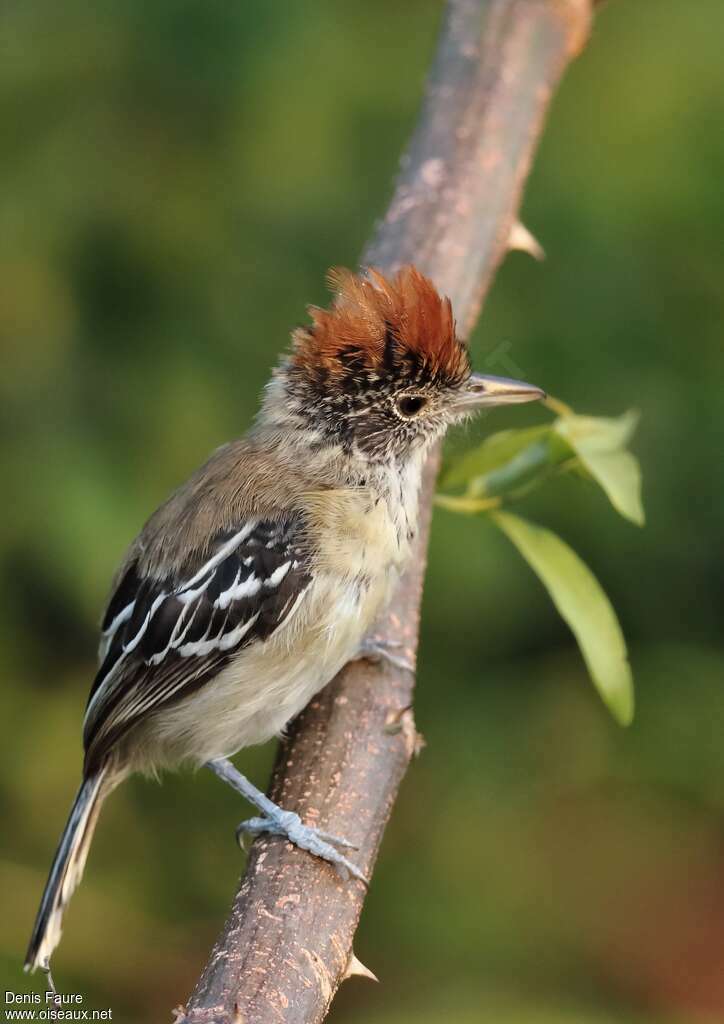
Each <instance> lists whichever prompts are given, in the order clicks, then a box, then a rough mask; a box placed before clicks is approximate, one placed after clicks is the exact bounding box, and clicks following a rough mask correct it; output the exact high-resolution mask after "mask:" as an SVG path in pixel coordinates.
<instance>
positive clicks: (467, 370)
mask: <svg viewBox="0 0 724 1024" xmlns="http://www.w3.org/2000/svg"><path fill="white" fill-rule="evenodd" d="M328 280H329V283H330V284H331V286H332V288H333V289H334V291H335V296H334V299H333V301H332V303H331V305H330V307H329V308H328V309H320V308H318V307H316V306H311V307H309V310H308V312H309V315H310V318H311V323H310V324H308V325H307V326H304V327H299V328H297V330H296V331H294V333H293V334H292V351H291V354H290V355H289V356H287V357H286V358H285V359H284V360H283V361H282V363H281V365H280V366H279V367H278V369H277V370H276V371H275V373H274V376H273V378H272V381H271V384H270V385H269V388H268V390H267V395H266V398H265V401H264V405H263V408H262V413H261V418H260V422H261V423H262V424H263V425H266V426H268V427H273V428H274V429H276V430H277V432H278V435H279V436H280V437H284V436H286V434H285V433H284V432H285V431H288V430H291V431H293V433H294V436H296V437H297V438H298V439H299V438H306V439H307V440H308V441H311V442H313V444H314V445H315V446H320V445H321V446H324V445H326V446H330V447H333V448H334V449H335V450H337V451H340V452H341V453H342V454H343V455H348V456H350V457H356V458H361V459H363V460H366V461H373V462H384V461H388V460H393V461H399V460H400V459H405V458H406V457H409V456H410V455H412V454H413V453H420V451H422V450H424V448H425V447H427V446H428V445H429V444H431V443H432V442H433V441H435V440H436V439H437V438H439V437H440V436H441V435H442V434H443V433H444V432H445V430H446V429H447V427H448V426H449V425H450V424H451V423H454V422H456V421H459V420H460V419H463V418H465V417H466V416H467V415H469V414H470V413H471V412H474V411H476V409H477V408H478V407H479V406H480V405H483V404H496V403H497V402H502V401H525V400H528V399H529V398H532V397H540V394H541V393H540V392H539V391H538V390H537V389H531V388H529V387H528V386H527V385H520V387H522V388H527V389H528V392H529V394H528V395H527V398H525V397H515V398H513V397H509V398H503V397H500V396H501V395H502V394H503V391H504V390H505V388H501V386H500V385H501V382H500V380H499V379H498V378H483V377H477V376H475V375H473V374H472V373H471V367H470V357H469V354H468V349H467V346H466V345H465V343H464V342H463V341H461V340H460V338H458V336H457V333H456V330H455V319H454V317H453V312H452V307H451V304H450V300H449V299H447V298H444V297H442V296H441V295H440V294H439V293H438V291H437V289H436V288H435V286H434V284H433V283H432V281H430V280H429V279H428V278H427V277H425V276H424V275H423V274H421V273H420V271H419V270H417V269H416V268H415V267H413V266H406V267H403V268H402V269H401V270H399V271H398V272H397V274H396V275H395V276H394V277H390V278H388V277H385V276H383V275H382V274H381V273H380V272H379V271H377V270H374V269H369V270H367V271H366V272H365V273H363V274H354V273H352V272H351V271H349V270H334V271H331V272H330V274H329V278H328ZM488 382H497V384H496V385H494V390H495V389H496V388H497V390H496V394H497V395H498V398H497V399H492V398H491V397H490V396H491V394H492V392H490V393H489V392H488V389H487V383H488ZM503 383H505V384H511V383H512V384H515V385H516V386H517V385H518V382H515V381H514V382H503ZM533 392H535V394H533ZM507 393H508V394H510V395H513V394H515V395H517V396H521V395H522V392H521V391H520V390H518V391H515V392H514V391H513V390H511V388H509V387H508V388H507ZM300 432H301V433H300Z"/></svg>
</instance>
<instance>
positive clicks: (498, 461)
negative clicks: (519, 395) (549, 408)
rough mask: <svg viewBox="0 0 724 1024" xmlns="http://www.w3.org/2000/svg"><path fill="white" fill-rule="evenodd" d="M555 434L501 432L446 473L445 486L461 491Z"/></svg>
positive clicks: (544, 430)
mask: <svg viewBox="0 0 724 1024" xmlns="http://www.w3.org/2000/svg"><path fill="white" fill-rule="evenodd" d="M550 432H551V427H550V426H548V425H547V424H546V425H543V426H540V427H527V428H524V429H523V430H501V431H499V432H498V433H497V434H491V436H490V437H488V438H486V439H485V441H483V443H482V444H481V445H478V447H477V448H473V449H472V451H469V452H466V453H465V454H464V455H463V456H462V457H461V458H460V459H458V460H456V462H455V463H454V464H453V465H452V466H450V468H449V469H448V470H447V472H446V473H444V475H443V478H442V481H441V486H442V487H445V488H448V487H460V486H462V485H463V484H467V483H468V482H469V481H471V480H474V479H476V478H477V477H481V476H485V475H486V474H487V473H490V472H491V471H492V470H494V469H497V468H498V467H499V466H503V465H505V463H506V462H510V460H511V459H512V458H514V456H516V455H517V454H518V453H519V452H520V451H522V450H523V449H524V448H526V447H527V446H528V445H529V444H531V443H532V442H534V441H537V440H538V439H539V438H541V437H544V436H545V435H546V434H549V433H550Z"/></svg>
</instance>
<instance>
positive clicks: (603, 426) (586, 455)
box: [554, 410, 644, 526]
mask: <svg viewBox="0 0 724 1024" xmlns="http://www.w3.org/2000/svg"><path fill="white" fill-rule="evenodd" d="M637 423H638V413H636V412H634V411H633V410H629V412H626V413H624V414H623V416H619V417H618V418H617V419H607V418H605V417H594V416H564V417H561V418H560V419H558V420H556V422H555V425H554V426H555V430H556V432H557V433H558V434H559V435H560V436H561V437H562V438H564V439H565V441H566V442H567V443H568V444H569V445H570V446H571V448H572V449H573V451H574V452H575V453H576V455H577V456H578V458H579V460H580V462H581V465H582V466H583V467H584V468H585V469H586V470H587V471H588V473H589V474H590V475H591V476H592V477H593V479H594V480H595V481H596V482H597V483H598V484H599V485H600V487H601V488H602V489H603V491H604V492H605V494H606V496H607V497H608V499H609V501H610V502H611V504H612V505H613V507H614V508H615V509H616V511H617V512H619V513H620V514H621V515H622V516H624V517H625V518H626V519H630V520H631V522H633V523H636V525H637V526H643V524H644V509H643V504H642V502H641V470H640V468H639V464H638V460H637V459H636V458H635V456H633V455H632V454H631V453H630V452H628V451H625V450H624V447H625V445H626V444H627V443H628V441H629V440H630V438H631V435H632V434H633V432H634V430H635V429H636V424H637Z"/></svg>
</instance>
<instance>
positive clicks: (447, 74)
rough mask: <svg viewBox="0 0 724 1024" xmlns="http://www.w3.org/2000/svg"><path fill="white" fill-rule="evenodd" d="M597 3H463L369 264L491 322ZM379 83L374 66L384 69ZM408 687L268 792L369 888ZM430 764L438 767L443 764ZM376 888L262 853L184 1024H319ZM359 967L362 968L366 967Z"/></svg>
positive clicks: (361, 698)
mask: <svg viewBox="0 0 724 1024" xmlns="http://www.w3.org/2000/svg"><path fill="white" fill-rule="evenodd" d="M590 8H591V4H590V2H589V0H450V2H449V4H448V8H447V11H446V15H445V21H444V25H443V28H442V33H441V37H440V41H439V44H438V49H437V54H436V56H435V60H434V63H433V66H432V70H431V72H430V76H429V81H428V85H427V90H426V97H425V101H424V104H423V109H422V112H421V114H420V118H419V122H418V125H417V128H416V130H415V133H414V135H413V138H412V140H411V142H410V145H409V148H408V151H407V153H406V155H405V156H404V158H403V160H402V165H401V172H400V176H399V179H398V182H397V186H396V189H395V193H394V196H393V198H392V201H391V203H390V206H389V209H388V210H387V213H386V215H385V217H384V219H383V220H382V221H381V222H380V224H379V225H378V226H377V228H376V230H375V233H374V236H373V239H372V241H371V242H370V244H369V246H368V247H367V249H366V251H365V253H364V255H363V258H362V263H363V264H365V265H370V264H371V265H374V266H378V267H380V268H382V269H384V270H390V269H393V268H395V267H397V266H399V265H401V264H403V263H408V262H410V263H415V264H416V265H417V266H418V267H419V268H420V269H421V270H422V271H423V272H424V273H426V274H428V275H430V276H431V277H432V278H433V279H434V281H435V282H436V284H437V285H438V287H439V288H440V290H441V291H443V292H444V293H445V294H447V295H449V296H450V297H451V299H452V301H453V308H454V309H455V311H456V315H457V318H458V325H459V329H460V333H461V334H462V335H466V334H467V333H469V331H470V329H471V328H472V326H473V324H474V323H475V321H476V319H477V316H478V313H479V311H480V307H481V304H482V301H483V298H484V295H485V294H486V292H487V289H488V287H489V284H490V281H491V278H492V275H493V272H494V270H495V267H496V266H497V264H498V263H499V262H500V260H501V259H502V258H503V256H504V255H505V253H506V251H507V248H508V238H509V235H510V231H511V227H512V225H513V223H514V220H515V215H516V211H517V208H518V203H519V200H520V194H521V190H522V186H523V182H524V180H525V178H526V176H527V173H528V170H529V168H530V163H531V159H532V155H533V151H534V148H535V143H536V141H537V139H538V136H539V134H540V130H541V127H542V123H543V118H544V115H545V112H546V110H547V107H548V104H549V101H550V98H551V95H552V93H553V90H554V88H555V86H556V85H557V83H558V80H559V78H560V76H561V74H562V72H563V70H564V69H565V67H566V65H567V63H568V62H569V61H570V60H571V59H572V57H574V56H575V55H576V53H577V52H578V51H579V50H580V49H581V47H582V46H583V44H584V43H585V40H586V37H587V33H588V27H589V21H590ZM372 70H373V69H372ZM437 466H438V453H437V452H435V453H433V455H432V456H431V458H430V460H429V463H428V466H427V468H426V473H425V482H424V486H423V490H422V494H421V529H420V533H419V538H418V541H417V547H416V551H415V558H414V561H413V567H412V568H411V570H410V571H409V573H408V574H407V576H406V578H405V579H404V580H403V581H402V583H401V585H400V588H399V590H398V592H397V594H396V596H395V600H394V603H393V607H392V608H391V609H390V611H389V612H388V613H387V615H386V617H385V619H384V621H383V623H382V624H381V634H382V635H383V636H385V637H386V638H388V639H390V640H393V641H397V642H402V644H403V645H404V646H403V650H405V651H406V653H407V654H408V656H410V657H413V656H414V653H415V651H416V647H417V635H418V624H419V609H420V597H421V592H422V582H423V576H424V570H425V558H426V549H427V540H428V530H429V522H430V513H431V502H432V494H433V489H434V483H435V475H436V471H437ZM413 685H414V678H413V676H412V674H411V673H410V672H407V671H404V670H396V669H394V668H392V667H391V666H389V665H387V664H383V665H379V666H378V665H372V664H370V663H369V662H366V661H359V662H354V663H351V664H349V665H348V666H347V667H346V668H345V669H344V670H343V671H342V672H341V673H340V674H339V676H338V677H337V678H336V679H335V680H334V681H333V682H332V683H331V684H330V685H329V686H328V687H327V688H326V689H325V690H323V691H322V692H321V693H320V694H319V696H318V697H316V698H315V699H314V700H313V701H312V703H311V704H310V705H309V707H307V708H306V710H305V711H304V712H303V713H302V714H301V715H300V716H299V718H298V719H297V720H296V721H295V722H294V724H293V725H292V727H291V729H290V733H289V738H288V740H287V741H285V742H284V743H283V744H282V745H281V746H280V750H279V755H278V758H277V763H276V767H275V770H274V775H273V778H272V783H271V788H270V795H271V796H272V797H273V799H274V800H276V801H277V802H278V803H280V804H282V805H283V806H284V807H285V808H288V809H290V810H296V811H298V812H299V814H300V815H301V816H302V819H303V820H304V821H305V822H307V823H308V824H314V825H319V826H320V827H322V828H324V829H325V830H326V831H329V832H332V833H334V834H336V835H342V836H345V837H346V838H347V839H349V840H350V841H352V842H355V843H358V844H359V850H358V851H357V852H355V853H354V854H353V858H354V860H355V861H356V863H358V864H359V865H360V867H361V868H362V869H363V870H364V871H365V872H366V873H367V875H368V876H370V875H371V873H372V868H373V866H374V861H375V858H376V856H377V851H378V848H379V845H380V841H381V838H382V833H383V830H384V827H385V824H386V822H387V820H388V818H389V816H390V813H391V810H392V806H393V803H394V800H395V797H396V794H397V790H398V787H399V784H400V781H401V779H402V776H403V775H404V773H405V770H406V768H407V765H408V763H409V761H410V758H411V756H412V754H413V752H414V750H415V746H416V733H415V727H414V721H413V718H412V713H411V711H409V710H406V709H409V707H410V705H411V703H412V693H413ZM431 756H434V752H433V754H432V755H431ZM365 896H366V889H365V886H364V885H363V884H362V883H361V882H358V881H342V880H341V879H340V878H339V877H338V876H337V874H336V873H335V871H334V870H333V869H332V868H331V867H330V866H329V865H328V864H325V863H322V862H321V861H319V860H316V859H315V858H314V857H311V856H309V855H308V854H305V853H302V852H300V851H298V850H295V849H293V848H292V847H291V846H290V845H289V844H288V843H285V842H283V841H282V840H280V839H268V838H267V839H259V840H257V841H256V842H255V843H254V846H253V848H252V851H251V855H250V857H249V863H248V867H247V871H246V875H245V877H244V879H243V880H242V883H241V885H240V888H239V891H238V892H237V894H236V897H235V899H234V903H233V906H232V909H231V913H230V915H229V918H228V920H227V921H226V924H225V925H224V928H223V930H222V932H221V934H220V936H219V938H218V940H217V942H216V944H215V946H214V948H213V950H212V952H211V956H210V958H209V961H208V963H207V964H206V967H205V968H204V971H203V973H202V975H201V978H200V979H199V981H198V983H197V985H196V988H195V990H194V992H193V994H192V996H191V998H190V1000H189V1004H188V1007H187V1010H186V1014H185V1016H184V1015H181V1019H183V1020H184V1021H185V1022H186V1024H201V1022H204V1024H208V1022H214V1024H217V1022H218V1024H230V1022H238V1024H241V1022H244V1024H271V1022H274V1024H279V1022H280V1021H284V1022H294V1024H302V1022H304V1024H311V1022H318V1021H321V1020H323V1019H324V1017H325V1016H326V1014H327V1011H328V1009H329V1005H330V1003H331V1001H332V998H333V996H334V994H335V992H336V990H337V987H338V986H339V984H340V982H341V981H342V980H343V979H344V977H345V976H346V974H347V973H348V967H350V965H351V964H352V961H351V950H352V938H353V936H354V932H355V929H356V927H357V922H358V920H359V916H360V912H361V910H362V904H363V902H364V898H365ZM352 965H353V964H352Z"/></svg>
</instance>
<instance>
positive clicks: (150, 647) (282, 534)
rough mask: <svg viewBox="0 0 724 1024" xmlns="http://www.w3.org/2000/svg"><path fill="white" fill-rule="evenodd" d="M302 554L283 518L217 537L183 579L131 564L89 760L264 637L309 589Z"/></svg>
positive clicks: (112, 615)
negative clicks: (145, 572)
mask: <svg viewBox="0 0 724 1024" xmlns="http://www.w3.org/2000/svg"><path fill="white" fill-rule="evenodd" d="M305 551H306V548H305V545H304V537H303V530H302V528H301V526H300V523H299V519H298V517H290V518H288V519H287V520H285V521H283V522H274V521H272V520H249V521H248V522H247V523H245V524H244V525H243V526H241V527H240V528H239V529H238V530H236V531H235V532H231V533H225V534H220V535H219V536H218V537H217V538H216V540H215V543H214V544H213V545H212V547H211V549H210V552H209V554H208V557H207V558H206V561H205V562H204V563H203V564H202V565H201V566H199V567H198V569H195V570H194V571H191V570H189V571H188V572H186V573H184V574H176V575H175V576H168V577H166V578H153V579H151V578H149V577H143V576H142V575H139V571H138V565H137V563H136V562H134V563H132V564H131V565H130V566H129V567H128V569H127V570H126V572H125V574H124V576H123V578H122V579H121V581H120V583H119V585H118V587H117V588H116V591H115V593H114V595H113V597H112V598H111V601H110V603H109V605H108V610H107V612H106V615H105V618H104V621H103V626H102V629H103V635H102V638H101V649H100V657H101V666H100V668H99V670H98V674H97V676H96V678H95V681H94V683H93V687H92V689H91V692H90V695H89V697H88V706H87V708H86V716H85V721H84V727H83V742H84V745H85V749H86V759H87V760H93V761H95V760H96V759H97V758H102V757H103V756H104V754H105V753H106V752H107V751H108V749H109V748H110V746H111V745H113V744H114V743H115V742H116V741H117V740H118V739H119V737H120V736H121V735H123V734H124V733H125V732H126V731H127V730H128V729H130V728H131V726H133V725H134V724H135V723H136V722H137V721H138V720H139V719H140V717H141V716H145V715H147V714H148V713H149V712H152V711H156V710H157V709H158V708H160V707H161V706H163V705H165V704H168V703H169V702H170V701H176V700H179V699H180V698H182V697H184V696H186V695H188V694H189V693H190V692H192V691H193V690H194V689H196V688H198V687H199V686H201V685H202V684H203V683H204V682H205V681H206V680H208V679H210V678H211V677H212V676H214V675H216V674H217V673H218V672H219V671H220V670H221V669H222V668H223V667H224V665H226V664H227V663H228V662H229V661H230V660H231V659H232V658H233V657H234V655H235V654H236V653H238V651H239V650H240V649H241V648H242V647H245V646H247V645H248V644H250V643H252V642H254V641H255V640H266V639H267V638H268V637H269V636H271V634H272V633H273V632H274V630H275V629H277V627H278V626H279V625H281V623H282V622H284V621H285V620H286V619H287V618H288V617H289V616H290V615H291V614H292V612H293V610H294V609H295V608H296V607H297V605H298V604H299V602H300V600H301V599H302V596H303V594H304V592H305V591H306V589H307V587H308V585H309V583H310V580H311V576H310V573H309V567H308V558H307V556H306V553H305Z"/></svg>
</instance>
